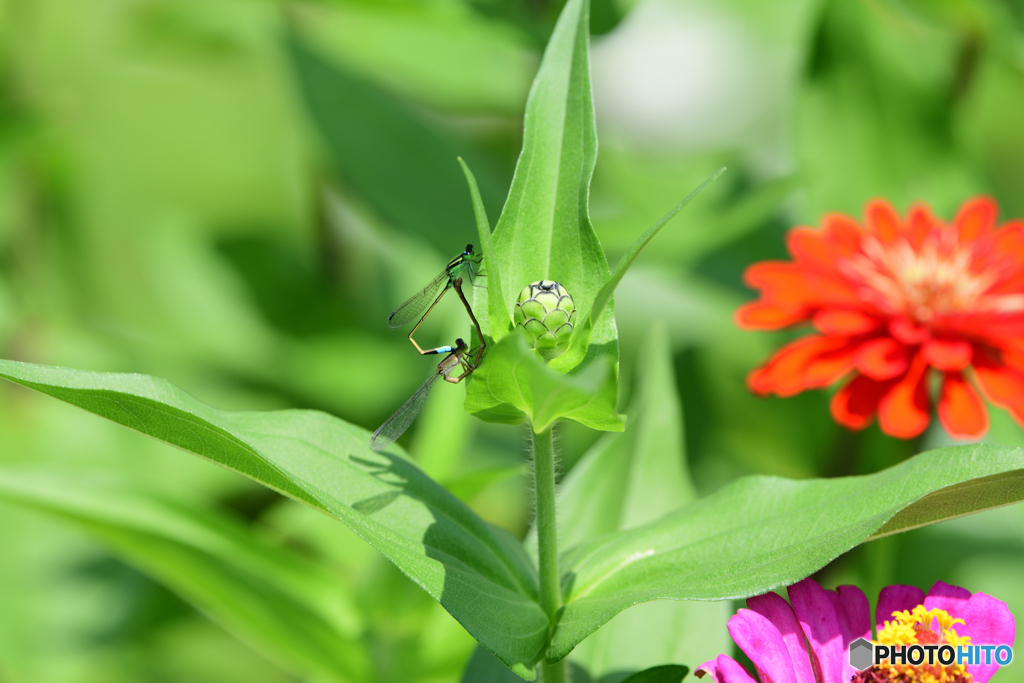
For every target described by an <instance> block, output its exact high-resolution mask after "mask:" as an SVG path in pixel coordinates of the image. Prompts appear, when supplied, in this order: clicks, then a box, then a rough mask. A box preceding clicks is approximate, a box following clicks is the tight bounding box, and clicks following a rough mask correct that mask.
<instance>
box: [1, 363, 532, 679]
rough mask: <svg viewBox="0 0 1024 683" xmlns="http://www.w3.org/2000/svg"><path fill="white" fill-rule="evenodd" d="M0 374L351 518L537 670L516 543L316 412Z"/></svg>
mask: <svg viewBox="0 0 1024 683" xmlns="http://www.w3.org/2000/svg"><path fill="white" fill-rule="evenodd" d="M0 376H3V377H5V378H7V379H10V380H12V381H14V382H18V383H19V384H22V385H24V386H27V387H30V388H33V389H37V390H39V391H41V392H43V393H47V394H50V395H51V396H54V397H56V398H59V399H61V400H64V401H66V402H68V403H71V404H73V405H77V406H79V407H81V408H84V409H85V410H88V411H90V412H93V413H96V414H98V415H102V416H103V417H106V418H108V419H110V420H113V421H114V422H117V423H119V424H122V425H125V426H128V427H131V428H133V429H135V430H137V431H140V432H142V433H144V434H148V435H150V436H153V437H155V438H158V439H160V440H163V441H166V442H168V443H170V444H173V445H175V446H178V447H179V448H181V449H183V450H186V451H191V452H192V453H195V454H197V455H199V456H201V457H204V458H207V459H209V460H212V461H214V462H217V463H219V464H221V465H224V466H226V467H229V468H231V469H234V470H236V471H238V472H240V473H242V474H245V475H246V476H248V477H251V478H252V479H255V480H256V481H258V482H260V483H262V484H264V485H266V486H269V487H271V488H273V489H276V490H278V491H280V492H282V493H284V494H286V495H288V496H291V497H293V498H296V499H298V500H301V501H303V502H305V503H308V504H310V505H312V506H314V507H318V508H320V509H322V510H324V511H326V512H329V513H330V514H332V515H335V516H336V517H338V518H339V519H341V520H342V521H344V522H345V524H347V525H348V526H349V527H350V528H351V529H352V530H353V531H355V532H356V533H357V534H358V535H359V536H361V537H362V538H363V539H364V540H366V541H367V542H368V543H370V544H371V545H372V546H374V547H375V548H377V549H378V550H379V551H380V552H382V553H384V554H385V555H386V556H387V557H388V558H390V559H391V561H393V562H394V563H395V564H396V565H398V567H399V568H400V569H401V570H402V571H403V572H405V573H406V574H407V575H408V576H409V577H410V578H411V579H412V580H413V581H415V582H416V583H417V584H418V585H419V586H420V587H421V588H423V589H424V590H425V591H427V593H429V594H430V595H431V596H432V597H433V598H434V599H436V600H437V601H438V602H440V603H441V605H443V606H444V607H445V609H447V610H448V611H449V612H450V613H452V615H453V616H454V617H455V618H456V619H458V620H459V622H460V623H461V624H462V625H463V626H464V627H465V628H466V630H467V631H469V632H470V633H471V634H472V635H473V636H474V637H475V638H477V640H479V641H480V642H481V643H482V644H483V645H484V646H486V647H487V648H488V649H490V650H491V651H492V652H494V653H495V654H496V655H497V656H498V657H499V659H501V660H502V661H503V662H504V663H505V664H506V665H507V666H510V667H513V668H515V669H516V670H517V671H518V672H520V673H523V674H527V675H529V674H531V673H532V664H533V662H534V661H535V659H536V657H537V656H538V654H539V652H540V650H541V648H542V646H543V644H544V640H545V637H546V633H547V627H548V624H547V618H546V617H545V615H544V613H543V612H542V611H541V609H540V607H539V606H538V604H537V602H536V591H537V586H536V575H535V570H534V568H533V565H532V563H531V562H530V560H529V558H528V557H527V556H526V555H525V553H524V552H523V550H522V547H521V546H520V544H519V542H518V541H517V540H516V539H515V538H513V537H512V536H511V535H510V534H508V533H507V532H504V531H502V530H500V529H497V528H495V527H492V526H490V525H488V524H486V523H485V522H484V521H483V520H481V519H480V518H479V517H477V516H476V515H475V514H474V513H473V512H472V511H471V510H470V509H469V508H467V507H466V506H465V505H464V504H463V503H462V502H460V501H459V500H458V499H457V498H455V497H454V496H452V495H451V494H450V493H449V492H448V491H446V490H445V489H444V488H443V487H441V486H440V485H438V484H437V483H436V482H434V481H432V480H431V479H430V478H429V477H427V476H426V475H425V474H423V473H422V472H421V471H420V470H419V469H417V468H416V467H415V465H413V464H412V463H411V462H409V461H408V460H407V459H406V458H405V457H403V456H402V455H400V454H397V453H396V452H394V450H390V451H388V452H384V453H375V452H373V451H371V450H370V448H369V433H367V432H366V431H365V430H362V429H359V428H357V427H354V426H352V425H349V424H347V423H346V422H344V421H342V420H339V419H337V418H335V417H332V416H330V415H327V414H325V413H319V412H314V411H298V410H293V411H277V412H269V413H261V412H228V411H221V410H217V409H214V408H211V407H210V406H207V405H206V404H204V403H202V402H200V401H198V400H196V399H195V398H193V397H191V396H189V395H188V394H186V393H185V392H183V391H181V390H180V389H178V388H177V387H175V386H173V385H172V384H170V383H168V382H165V381H163V380H160V379H156V378H152V377H147V376H144V375H122V374H105V373H92V372H82V371H77V370H69V369H64V368H52V367H46V366H40V365H31V364H27V363H17V362H14V361H0Z"/></svg>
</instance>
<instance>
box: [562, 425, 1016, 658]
mask: <svg viewBox="0 0 1024 683" xmlns="http://www.w3.org/2000/svg"><path fill="white" fill-rule="evenodd" d="M1021 500H1024V450H1022V449H1012V448H1007V447H1004V446H994V445H987V444H978V445H970V446H954V447H950V448H941V449H938V450H935V451H930V452H928V453H923V454H921V455H918V456H916V457H914V458H911V459H909V460H907V461H905V462H903V463H901V464H899V465H896V466H895V467H891V468H889V469H887V470H884V471H882V472H878V473H876V474H871V475H866V476H860V477H845V478H839V479H816V480H804V481H795V480H790V479H783V478H778V477H765V476H755V477H745V478H743V479H740V480H737V481H736V482H734V483H732V484H730V485H728V486H726V487H724V488H722V489H721V490H719V491H718V492H716V493H714V494H712V495H710V496H708V497H706V498H703V499H701V500H698V501H696V502H694V503H691V504H690V505H688V506H686V507H684V508H682V509H681V510H679V511H677V512H675V513H673V514H671V515H669V516H667V517H665V518H664V519H661V520H659V521H656V522H653V523H651V524H648V525H645V526H641V527H637V528H635V529H630V530H627V531H622V532H618V533H614V534H608V535H606V536H603V537H601V538H598V539H595V540H594V541H590V542H588V543H584V544H582V545H580V546H577V547H576V548H574V549H572V550H570V551H569V552H568V553H567V554H566V556H565V557H564V559H563V563H562V569H563V572H564V574H563V591H564V593H565V609H564V612H563V614H562V615H561V619H560V621H559V624H558V627H557V630H556V632H555V635H554V638H553V640H552V644H551V648H550V650H549V652H548V657H549V658H557V657H560V656H565V655H566V654H568V652H569V651H570V650H571V649H572V648H573V647H575V646H576V645H577V644H578V643H579V642H580V641H581V640H583V639H584V638H586V637H587V636H588V635H589V634H590V633H592V632H593V631H594V630H596V629H597V628H598V627H600V626H601V625H602V624H604V623H605V622H607V621H608V620H609V619H611V618H612V617H613V616H614V615H615V614H617V613H618V612H620V611H621V610H623V609H625V608H626V607H629V606H630V605H635V604H637V603H640V602H644V601H647V600H656V599H673V600H726V599H733V598H742V597H748V596H751V595H758V594H760V593H764V592H765V591H769V590H773V589H775V588H778V587H780V586H785V585H789V584H791V583H794V582H796V581H799V580H800V579H803V578H804V577H806V576H809V575H810V574H812V573H813V572H815V571H817V570H818V569H820V568H821V567H824V566H825V565H826V564H828V562H829V561H831V560H832V559H834V558H835V557H837V556H838V555H840V554H842V553H844V552H846V551H847V550H849V549H851V548H853V547H854V546H856V545H857V544H859V543H862V542H864V541H865V540H868V539H869V538H873V537H875V536H878V535H884V534H891V533H896V532H899V531H904V530H906V529H909V528H913V527H914V526H918V525H919V524H920V523H921V522H922V521H924V522H927V523H932V522H936V521H940V520H942V519H949V518H951V517H956V516H959V515H963V514H968V513H971V512H979V511H981V510H986V509H990V508H993V507H998V506H1001V505H1009V504H1012V503H1016V502H1019V501H1021Z"/></svg>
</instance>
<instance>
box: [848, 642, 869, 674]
mask: <svg viewBox="0 0 1024 683" xmlns="http://www.w3.org/2000/svg"><path fill="white" fill-rule="evenodd" d="M874 650H875V646H874V645H872V644H871V641H870V640H864V639H863V638H858V639H857V640H855V641H853V642H852V643H850V666H852V667H853V668H854V669H856V670H857V671H863V670H864V669H867V668H868V667H869V666H871V665H872V664H873V663H874V662H873V660H874V657H872V653H873V652H874Z"/></svg>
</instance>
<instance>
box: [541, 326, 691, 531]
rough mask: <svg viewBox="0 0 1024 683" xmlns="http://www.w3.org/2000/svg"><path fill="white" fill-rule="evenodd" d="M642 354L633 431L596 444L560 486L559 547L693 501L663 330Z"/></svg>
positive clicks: (656, 330) (630, 422)
mask: <svg viewBox="0 0 1024 683" xmlns="http://www.w3.org/2000/svg"><path fill="white" fill-rule="evenodd" d="M639 355H640V361H639V366H640V369H639V372H640V378H639V381H638V383H637V384H638V387H637V391H636V395H635V396H634V398H633V402H632V405H631V406H630V410H629V412H628V415H629V420H628V425H629V426H628V428H627V429H626V431H625V432H624V433H622V434H608V435H606V436H604V437H603V438H602V439H601V440H600V441H598V442H597V444H595V445H594V447H593V448H591V449H590V450H589V451H588V452H587V453H586V454H585V455H584V456H583V458H582V459H581V460H580V461H579V462H578V463H577V464H576V466H575V467H573V469H572V470H571V471H570V472H569V474H568V475H566V477H565V479H564V480H563V481H562V484H561V486H560V487H559V493H558V510H559V512H560V513H561V514H560V516H559V520H558V526H559V539H558V545H559V547H560V548H571V547H573V546H575V545H578V544H580V543H583V542H584V541H589V540H591V539H593V538H595V537H597V536H600V535H602V534H606V533H610V532H613V531H621V530H623V529H629V528H632V527H635V526H639V525H641V524H646V523H648V522H653V521H654V520H656V519H659V518H660V517H663V516H664V515H666V514H668V513H669V512H671V511H673V510H676V509H678V508H679V507H680V506H682V505H684V504H686V503H689V502H690V501H692V500H693V498H694V490H693V485H692V484H691V482H690V475H689V472H688V469H687V467H686V454H685V452H684V451H685V446H684V444H683V422H682V408H681V406H680V404H679V397H678V396H677V394H676V381H675V373H674V372H673V370H672V352H671V347H670V346H669V341H668V336H667V334H666V333H665V328H664V326H663V325H656V326H655V327H654V329H653V330H651V333H650V334H649V336H648V341H647V343H646V344H644V346H643V349H642V351H641V352H640V354H639ZM527 546H529V543H527Z"/></svg>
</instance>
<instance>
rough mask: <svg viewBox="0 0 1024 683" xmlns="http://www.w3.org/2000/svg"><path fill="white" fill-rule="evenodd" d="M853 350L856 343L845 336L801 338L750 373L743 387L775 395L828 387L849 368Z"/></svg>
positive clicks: (852, 358)
mask: <svg viewBox="0 0 1024 683" xmlns="http://www.w3.org/2000/svg"><path fill="white" fill-rule="evenodd" d="M856 350H857V344H856V343H854V342H851V341H850V340H849V339H846V338H845V337H821V336H811V337H804V338H803V339H798V340H797V341H795V342H793V343H792V344H789V345H788V346H784V347H783V348H782V349H780V350H779V351H778V353H776V354H775V355H774V356H772V358H770V359H769V360H768V362H767V363H766V364H765V365H764V366H763V367H761V368H758V369H756V370H754V371H753V372H751V373H750V375H748V377H747V385H748V386H749V387H750V389H751V390H752V391H754V392H755V393H758V394H769V393H775V394H776V395H778V396H794V395H796V394H799V393H800V392H801V391H804V390H805V389H815V388H819V387H824V386H828V385H829V384H831V383H832V382H834V381H836V380H837V379H839V378H840V377H842V376H843V375H844V374H846V373H847V372H849V371H850V370H851V369H852V368H853V364H854V355H855V352H856Z"/></svg>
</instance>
